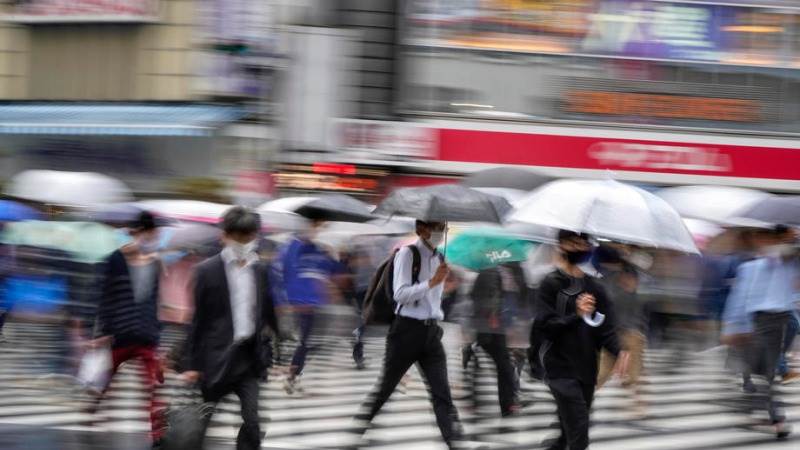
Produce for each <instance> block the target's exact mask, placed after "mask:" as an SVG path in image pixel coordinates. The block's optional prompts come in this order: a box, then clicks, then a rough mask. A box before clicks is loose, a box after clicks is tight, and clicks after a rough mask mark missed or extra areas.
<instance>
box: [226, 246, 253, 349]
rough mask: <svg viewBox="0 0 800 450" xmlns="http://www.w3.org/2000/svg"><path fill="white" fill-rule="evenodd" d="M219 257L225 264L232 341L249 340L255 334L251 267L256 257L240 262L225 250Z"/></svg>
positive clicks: (249, 257)
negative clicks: (229, 300) (231, 319)
mask: <svg viewBox="0 0 800 450" xmlns="http://www.w3.org/2000/svg"><path fill="white" fill-rule="evenodd" d="M221 256H222V260H223V261H224V262H225V275H226V277H227V279H228V292H229V293H230V295H229V296H230V299H231V317H232V318H233V341H234V342H242V341H245V340H247V339H249V338H251V337H252V336H253V335H254V334H255V332H256V278H255V273H254V271H253V266H254V265H255V263H256V262H257V261H258V255H256V254H255V253H253V254H250V255H248V256H247V257H246V258H245V260H244V261H241V260H239V259H236V256H235V255H234V254H233V252H232V251H231V250H230V249H228V248H225V249H223V250H222V253H221ZM242 263H244V264H242Z"/></svg>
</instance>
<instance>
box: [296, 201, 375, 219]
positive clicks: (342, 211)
mask: <svg viewBox="0 0 800 450" xmlns="http://www.w3.org/2000/svg"><path fill="white" fill-rule="evenodd" d="M294 212H295V213H297V214H299V215H301V216H303V217H307V218H319V219H323V220H327V221H330V222H367V221H370V220H372V219H374V216H373V215H372V213H371V208H370V207H369V205H367V204H366V203H364V202H362V201H360V200H356V199H354V198H353V197H350V196H349V195H344V194H325V195H321V196H319V197H316V198H314V199H313V200H310V201H309V202H307V203H305V204H303V205H302V206H300V207H298V208H297V209H295V210H294Z"/></svg>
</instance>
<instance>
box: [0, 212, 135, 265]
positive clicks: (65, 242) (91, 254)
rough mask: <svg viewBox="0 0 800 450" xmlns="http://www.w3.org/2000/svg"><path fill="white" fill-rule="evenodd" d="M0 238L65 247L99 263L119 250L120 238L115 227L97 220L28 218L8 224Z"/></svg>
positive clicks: (8, 241)
mask: <svg viewBox="0 0 800 450" xmlns="http://www.w3.org/2000/svg"><path fill="white" fill-rule="evenodd" d="M0 242H3V243H4V244H10V245H29V246H32V247H41V248H51V249H55V250H62V251H65V252H68V253H71V254H72V256H73V257H74V258H75V259H76V260H78V261H82V262H88V263H95V262H99V261H102V260H103V259H105V257H106V256H108V255H109V254H110V253H111V252H113V251H114V250H116V249H117V248H118V247H119V245H120V238H119V234H118V233H117V232H116V231H115V230H114V229H113V228H111V227H108V226H105V225H101V224H99V223H94V222H46V221H39V220H26V221H23V222H13V223H9V224H6V226H5V228H4V229H3V232H2V234H0Z"/></svg>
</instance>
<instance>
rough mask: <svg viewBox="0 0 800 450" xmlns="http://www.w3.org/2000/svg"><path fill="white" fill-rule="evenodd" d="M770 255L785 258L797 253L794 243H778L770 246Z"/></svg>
mask: <svg viewBox="0 0 800 450" xmlns="http://www.w3.org/2000/svg"><path fill="white" fill-rule="evenodd" d="M768 253H769V255H770V256H773V257H775V258H785V257H787V256H792V255H793V254H795V247H794V246H793V245H792V244H778V245H773V246H772V247H770V248H769V252H768Z"/></svg>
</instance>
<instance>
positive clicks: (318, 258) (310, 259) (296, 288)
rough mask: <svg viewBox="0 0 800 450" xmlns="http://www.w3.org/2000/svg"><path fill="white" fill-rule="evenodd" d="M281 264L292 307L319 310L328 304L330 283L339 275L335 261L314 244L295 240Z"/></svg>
mask: <svg viewBox="0 0 800 450" xmlns="http://www.w3.org/2000/svg"><path fill="white" fill-rule="evenodd" d="M279 260H280V265H281V270H280V274H281V275H282V277H283V280H282V281H283V286H284V289H285V290H286V300H288V302H289V304H291V305H310V306H319V305H321V304H323V303H325V300H326V298H327V287H326V282H327V281H328V280H330V279H331V277H332V276H333V275H334V274H336V273H338V271H339V267H338V263H337V262H336V261H335V260H334V259H333V258H331V257H330V256H329V255H328V254H327V253H325V252H324V251H323V250H322V249H320V248H319V247H317V245H316V244H314V243H313V242H309V241H305V240H301V239H299V238H294V239H292V240H291V242H289V244H287V245H286V247H285V248H284V249H283V251H282V252H281V256H280V258H279Z"/></svg>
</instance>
